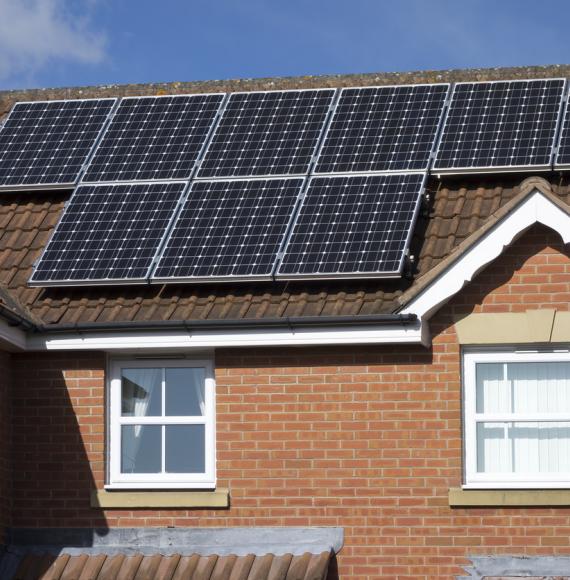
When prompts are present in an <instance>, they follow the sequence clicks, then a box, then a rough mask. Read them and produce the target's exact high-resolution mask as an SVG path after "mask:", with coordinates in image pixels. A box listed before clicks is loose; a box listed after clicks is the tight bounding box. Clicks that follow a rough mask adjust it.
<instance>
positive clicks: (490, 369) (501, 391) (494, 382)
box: [476, 363, 510, 413]
mask: <svg viewBox="0 0 570 580" xmlns="http://www.w3.org/2000/svg"><path fill="white" fill-rule="evenodd" d="M503 369H504V364H502V363H499V364H497V363H478V364H477V368H476V374H477V413H509V412H510V411H509V409H510V393H509V385H508V384H507V382H506V381H505V380H504V377H503V372H504V371H503Z"/></svg>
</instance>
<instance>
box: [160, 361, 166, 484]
mask: <svg viewBox="0 0 570 580" xmlns="http://www.w3.org/2000/svg"><path fill="white" fill-rule="evenodd" d="M161 410H162V419H163V420H164V417H165V415H166V367H163V368H162V409H161ZM160 433H161V472H162V473H166V425H164V424H163V425H162V427H161V429H160Z"/></svg>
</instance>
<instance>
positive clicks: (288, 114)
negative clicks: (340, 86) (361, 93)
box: [198, 89, 335, 179]
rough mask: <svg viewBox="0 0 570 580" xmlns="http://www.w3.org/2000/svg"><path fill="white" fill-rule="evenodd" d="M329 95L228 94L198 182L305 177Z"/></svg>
mask: <svg viewBox="0 0 570 580" xmlns="http://www.w3.org/2000/svg"><path fill="white" fill-rule="evenodd" d="M334 94H335V91H334V90H332V89H331V90H329V89H324V90H304V91H272V92H267V93H233V94H232V95H230V98H229V100H228V103H227V105H226V108H225V110H224V112H223V114H222V116H221V119H220V122H219V123H218V125H217V127H216V129H215V131H214V135H213V137H212V141H211V142H210V144H209V146H208V150H207V151H206V154H205V156H204V159H203V160H202V162H201V164H200V169H199V170H198V177H199V178H206V179H209V178H229V177H254V176H258V177H262V176H276V175H302V174H305V173H307V171H308V169H309V165H310V163H311V160H312V158H313V155H314V153H315V148H316V146H317V143H318V140H319V137H320V135H321V131H322V129H323V126H324V123H325V120H326V118H327V114H328V112H329V108H330V105H331V103H332V100H333V97H334Z"/></svg>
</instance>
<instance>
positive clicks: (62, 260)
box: [30, 182, 186, 285]
mask: <svg viewBox="0 0 570 580" xmlns="http://www.w3.org/2000/svg"><path fill="white" fill-rule="evenodd" d="M185 187H186V184H185V183H175V182H169V183H138V184H114V185H107V184H105V185H80V186H79V187H78V188H77V189H76V191H75V193H74V194H73V196H72V197H71V199H70V201H69V204H68V206H67V207H66V209H65V212H64V214H63V216H62V218H61V221H60V223H59V224H58V226H57V228H56V230H55V232H54V234H53V235H52V238H51V240H50V242H49V244H48V245H47V247H46V249H45V251H44V253H43V255H42V257H41V259H40V261H39V262H38V264H37V266H36V268H35V270H34V273H33V275H32V278H31V280H30V282H31V283H32V284H33V283H36V284H38V285H41V283H54V284H57V283H74V282H97V281H109V280H122V281H124V282H127V281H134V280H143V279H144V278H145V277H146V276H147V274H148V271H149V269H150V266H151V265H152V262H153V259H154V257H155V254H156V252H157V250H158V248H159V245H160V242H161V240H162V238H163V236H164V233H165V231H166V228H167V226H168V224H169V222H170V220H171V218H172V216H173V214H174V210H175V208H176V205H177V203H178V201H179V200H180V198H181V196H182V194H183V192H184V188H185Z"/></svg>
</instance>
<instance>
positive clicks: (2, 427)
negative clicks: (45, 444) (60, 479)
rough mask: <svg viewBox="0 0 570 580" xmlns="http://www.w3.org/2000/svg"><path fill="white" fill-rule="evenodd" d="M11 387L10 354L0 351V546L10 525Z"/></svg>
mask: <svg viewBox="0 0 570 580" xmlns="http://www.w3.org/2000/svg"><path fill="white" fill-rule="evenodd" d="M11 386H12V385H11V367H10V354H9V353H7V352H4V351H0V544H2V543H3V541H4V530H5V528H6V527H8V526H10V525H11V519H10V515H11V489H12V466H11V440H10V439H11V429H10V391H11Z"/></svg>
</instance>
